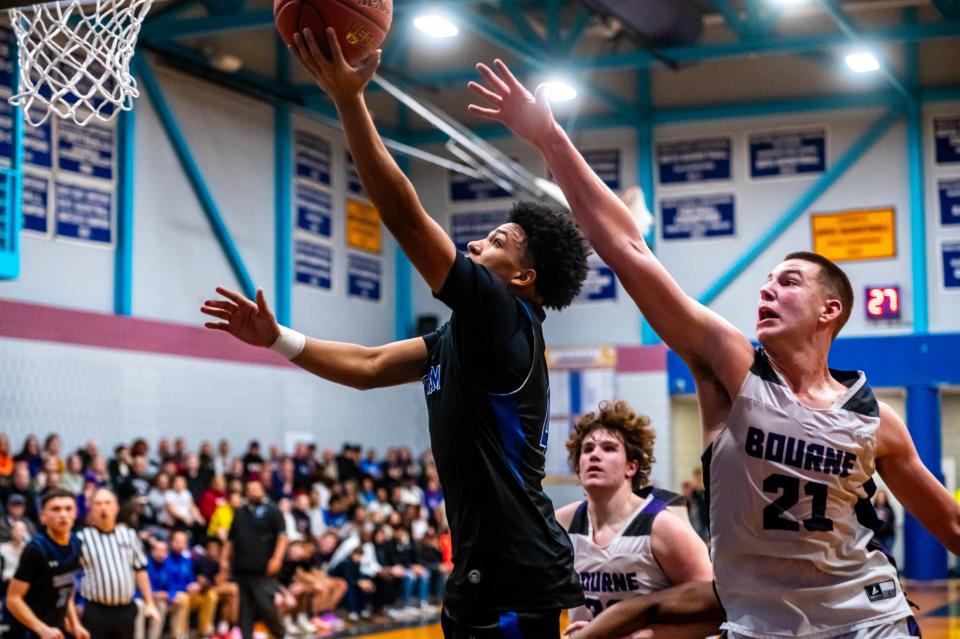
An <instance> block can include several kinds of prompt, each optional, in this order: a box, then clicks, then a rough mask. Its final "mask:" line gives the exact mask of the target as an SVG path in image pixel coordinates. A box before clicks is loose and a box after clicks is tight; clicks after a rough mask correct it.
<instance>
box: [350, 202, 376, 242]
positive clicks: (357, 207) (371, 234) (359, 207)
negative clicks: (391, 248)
mask: <svg viewBox="0 0 960 639" xmlns="http://www.w3.org/2000/svg"><path fill="white" fill-rule="evenodd" d="M347 246H349V247H350V248H356V249H360V250H362V251H370V252H371V253H379V252H380V249H381V244H380V214H379V213H377V209H376V207H374V206H373V205H372V204H367V203H366V202H358V201H357V200H347Z"/></svg>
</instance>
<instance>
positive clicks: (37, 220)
mask: <svg viewBox="0 0 960 639" xmlns="http://www.w3.org/2000/svg"><path fill="white" fill-rule="evenodd" d="M49 200H50V180H49V178H46V177H42V176H38V175H30V174H29V173H24V174H23V209H22V210H23V230H25V231H35V232H37V233H47V231H49V230H50V215H49V211H50V207H49V206H48V202H49Z"/></svg>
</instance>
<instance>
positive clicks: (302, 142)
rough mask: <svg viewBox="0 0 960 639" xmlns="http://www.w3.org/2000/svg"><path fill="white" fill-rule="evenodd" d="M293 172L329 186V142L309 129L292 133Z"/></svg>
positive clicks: (299, 176) (305, 178) (300, 176)
mask: <svg viewBox="0 0 960 639" xmlns="http://www.w3.org/2000/svg"><path fill="white" fill-rule="evenodd" d="M293 148H294V154H293V157H294V160H293V166H294V172H293V174H294V175H295V176H296V177H298V178H301V179H304V180H309V181H311V182H316V183H317V184H323V185H326V186H330V142H328V141H327V140H326V139H324V138H322V137H320V136H319V135H317V134H315V133H311V132H310V131H304V130H301V129H298V130H297V131H295V132H294V134H293Z"/></svg>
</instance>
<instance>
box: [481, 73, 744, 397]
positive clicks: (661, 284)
mask: <svg viewBox="0 0 960 639" xmlns="http://www.w3.org/2000/svg"><path fill="white" fill-rule="evenodd" d="M495 66H496V71H494V70H492V69H490V68H489V67H487V66H486V65H484V64H478V65H477V69H478V70H479V71H480V73H481V75H482V76H483V78H484V79H485V80H486V86H484V85H481V84H479V83H477V82H471V83H470V88H471V90H472V91H473V92H474V93H475V94H477V95H478V96H480V97H481V98H482V99H483V100H485V101H486V103H487V106H479V105H476V104H471V105H470V107H469V109H470V111H471V112H473V113H476V114H478V115H481V116H483V117H486V118H488V119H490V120H493V121H495V122H500V123H502V124H504V125H505V126H506V127H508V128H509V129H510V130H511V131H513V132H514V133H515V134H516V135H517V136H518V137H520V138H522V139H524V140H526V141H528V142H530V143H531V144H533V145H534V146H536V147H537V148H538V149H539V150H540V152H541V153H542V154H543V157H544V159H545V160H546V162H547V165H548V166H549V167H550V170H551V171H552V172H553V174H554V176H555V177H556V180H557V182H558V184H559V185H560V188H561V189H563V193H564V195H565V196H566V198H567V201H568V202H569V204H570V208H571V210H572V212H573V215H574V217H576V219H577V222H579V223H580V226H581V228H582V229H583V232H584V235H585V236H586V237H587V239H588V240H589V241H590V243H591V244H592V245H593V247H594V249H596V251H597V253H598V254H599V255H600V257H601V258H603V260H604V262H606V263H607V264H609V265H610V267H611V268H612V269H613V270H614V271H615V272H616V274H617V276H618V277H619V278H620V281H621V282H622V283H623V286H624V288H625V289H626V290H627V292H628V293H629V294H630V297H632V298H633V300H634V302H636V304H637V306H638V307H639V309H640V311H641V312H642V313H643V316H644V317H645V318H646V319H647V321H648V322H650V325H651V326H652V327H653V329H654V330H655V331H656V332H657V334H658V335H659V336H660V337H661V338H662V339H663V341H664V342H666V343H667V345H668V346H669V347H670V348H671V349H673V350H674V351H676V352H677V354H678V355H680V356H681V357H682V358H683V359H684V360H685V361H686V362H687V363H688V364H689V365H690V366H691V367H692V368H694V369H695V371H701V372H708V373H710V374H711V375H712V376H715V377H718V378H719V379H720V380H721V381H722V382H723V383H724V385H725V386H726V388H727V390H728V392H730V394H731V395H734V394H735V393H736V389H737V388H738V387H739V385H740V383H741V382H742V381H743V376H744V375H745V374H746V371H747V369H748V368H749V366H750V363H751V362H752V358H753V352H752V351H753V348H752V346H751V345H750V342H749V340H747V338H746V337H744V336H743V335H742V334H741V333H740V332H739V331H738V330H737V329H736V328H734V327H733V326H732V325H731V324H730V323H729V322H727V321H726V320H724V319H723V318H721V317H720V316H719V315H717V314H716V313H714V312H713V311H711V310H709V309H708V308H706V307H705V306H703V305H702V304H699V303H698V302H696V301H695V300H693V299H691V298H690V297H688V296H687V295H686V293H684V292H683V290H682V289H681V288H680V286H679V285H678V284H677V282H676V281H675V280H674V279H673V277H671V275H670V274H669V273H668V272H667V270H666V269H665V268H664V267H663V265H662V264H661V263H660V262H659V260H657V258H656V257H655V256H654V255H653V253H652V252H651V251H650V248H649V247H648V246H647V244H646V242H644V240H643V236H642V234H641V233H640V230H639V228H638V227H637V223H636V221H635V220H634V218H633V216H632V214H631V213H630V211H629V209H627V207H626V206H625V205H624V204H623V202H621V201H620V198H618V197H617V196H616V195H615V194H614V193H613V191H611V190H610V189H609V188H608V187H607V186H606V184H604V183H603V181H602V180H601V179H600V178H599V177H598V176H597V175H596V173H594V171H593V170H592V169H591V168H590V166H589V165H588V164H587V162H586V160H584V159H583V156H582V155H581V154H580V152H579V151H578V150H577V149H576V147H575V146H574V145H573V143H572V142H571V141H570V138H568V137H567V134H566V133H565V132H564V131H563V129H562V128H561V127H560V125H559V124H557V122H556V120H555V119H554V118H553V114H552V113H551V111H550V106H549V103H548V102H547V97H546V93H545V90H544V87H542V86H541V87H540V88H538V89H537V92H536V95H534V94H532V93H530V91H528V90H527V89H526V88H525V87H524V86H523V85H522V84H521V83H520V82H519V81H518V80H517V79H516V78H515V77H514V76H513V74H512V73H511V72H510V70H509V69H508V68H507V66H506V65H505V64H504V63H503V62H501V61H500V60H497V61H496V63H495Z"/></svg>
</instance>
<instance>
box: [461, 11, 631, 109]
mask: <svg viewBox="0 0 960 639" xmlns="http://www.w3.org/2000/svg"><path fill="white" fill-rule="evenodd" d="M463 26H464V28H466V29H469V30H470V31H473V32H474V33H476V34H478V35H479V36H481V37H483V38H485V39H487V40H490V41H491V42H494V43H496V44H498V45H500V46H502V47H504V48H505V49H507V50H508V51H509V52H510V53H512V54H514V55H516V56H517V57H519V58H520V59H521V60H522V61H523V62H524V63H526V64H527V65H529V66H530V67H533V68H535V69H536V70H537V71H540V72H552V71H558V70H562V69H563V65H562V64H558V63H557V61H555V60H550V59H549V58H546V57H544V56H543V51H541V50H538V49H537V48H536V47H534V46H531V45H528V44H527V43H526V42H523V41H520V40H517V39H516V38H515V37H513V36H512V35H510V34H508V33H506V32H505V31H503V29H501V28H500V27H498V26H497V25H495V24H493V23H491V22H490V21H489V20H486V19H484V18H483V17H481V16H477V15H473V16H471V17H470V19H469V20H465V21H464V22H463ZM477 77H478V76H477V72H476V69H474V70H473V74H472V75H471V76H470V79H476V78H477ZM581 89H582V91H583V92H584V93H586V94H588V95H592V96H593V97H595V98H597V99H599V100H600V101H601V102H603V103H604V104H606V105H607V106H609V107H610V108H611V109H613V110H614V111H615V112H616V113H617V114H619V115H621V116H623V118H624V119H625V120H627V121H630V120H631V119H632V117H633V107H632V105H630V104H629V103H627V102H626V101H625V100H624V99H623V98H621V97H620V96H618V95H616V94H613V93H611V92H610V91H607V90H606V89H602V88H600V87H598V86H596V85H593V84H591V83H590V82H586V81H584V82H581Z"/></svg>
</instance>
